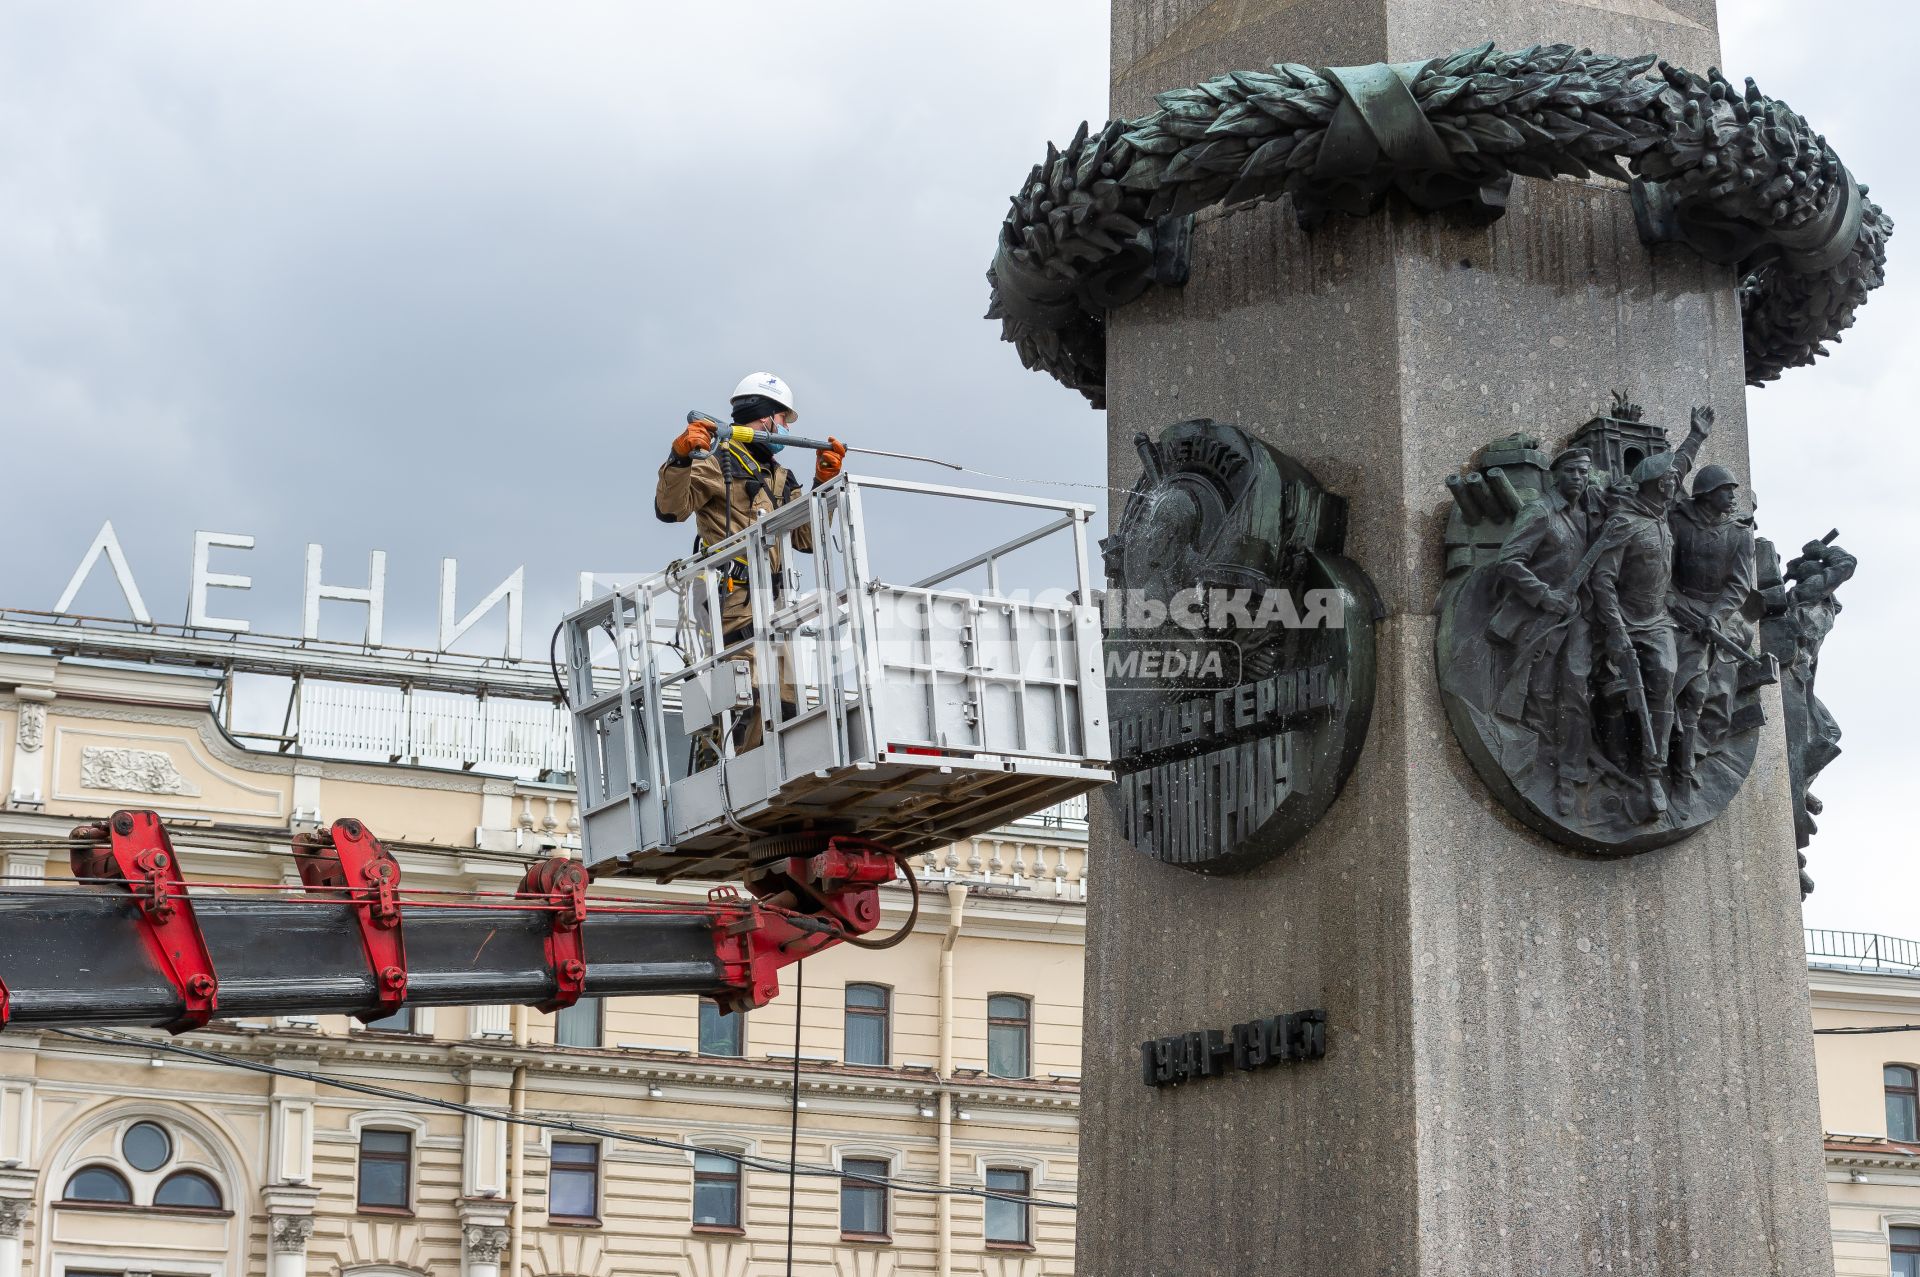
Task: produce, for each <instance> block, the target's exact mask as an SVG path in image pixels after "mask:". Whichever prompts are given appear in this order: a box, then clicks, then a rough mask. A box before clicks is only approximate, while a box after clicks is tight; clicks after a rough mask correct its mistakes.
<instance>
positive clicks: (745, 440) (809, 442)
mask: <svg viewBox="0 0 1920 1277" xmlns="http://www.w3.org/2000/svg"><path fill="white" fill-rule="evenodd" d="M696 421H704V422H706V423H707V424H708V425H709V426H712V427H713V438H714V442H716V443H720V442H728V443H737V444H742V445H745V444H750V443H762V444H767V445H769V446H772V445H774V444H781V445H784V446H786V447H789V448H812V449H813V450H814V451H815V452H823V451H825V450H826V449H828V448H830V447H832V446H833V445H832V444H830V443H828V442H827V441H826V440H825V439H808V438H806V437H805V436H804V435H790V434H788V433H786V432H785V431H773V430H755V429H754V428H753V427H751V426H729V425H723V424H721V423H720V422H719V421H716V420H714V418H712V417H710V416H708V415H707V414H706V413H704V412H689V413H688V414H687V424H689V425H691V424H693V423H694V422H696ZM847 451H848V452H858V453H862V454H864V455H866V456H869V457H894V458H896V459H898V460H901V461H924V462H926V463H927V464H928V465H930V466H945V467H946V468H947V469H949V470H965V469H966V467H965V466H963V465H961V464H960V463H959V462H957V461H942V460H941V459H940V458H938V457H923V456H920V455H919V454H917V453H912V452H889V451H887V450H886V449H885V448H856V447H854V446H853V445H851V444H849V445H847ZM693 455H694V456H695V457H704V456H706V455H707V452H706V450H705V449H696V450H695V452H694V454H693Z"/></svg>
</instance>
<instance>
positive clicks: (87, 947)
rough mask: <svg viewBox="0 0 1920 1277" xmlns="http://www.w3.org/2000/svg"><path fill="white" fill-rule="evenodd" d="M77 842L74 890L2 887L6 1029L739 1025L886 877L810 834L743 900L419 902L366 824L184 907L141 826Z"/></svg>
mask: <svg viewBox="0 0 1920 1277" xmlns="http://www.w3.org/2000/svg"><path fill="white" fill-rule="evenodd" d="M73 838H74V840H75V843H74V850H73V852H72V862H73V869H74V877H75V878H76V879H78V880H79V881H78V882H76V883H75V884H73V885H70V886H69V885H63V884H59V883H49V884H47V885H46V886H44V887H31V888H20V887H14V886H12V885H6V886H5V889H4V890H0V1028H4V1027H9V1026H12V1027H20V1028H38V1027H49V1026H61V1025H119V1026H153V1027H161V1028H167V1029H171V1030H173V1031H175V1032H181V1031H184V1030H187V1029H192V1028H197V1027H199V1026H201V1025H204V1024H206V1023H207V1022H208V1021H209V1020H214V1019H228V1018H233V1017H246V1016H270V1015H316V1014H349V1015H356V1016H359V1017H361V1018H362V1019H366V1020H376V1019H380V1018H382V1017H384V1016H387V1015H391V1014H393V1013H394V1012H395V1011H396V1010H398V1009H399V1008H400V1007H401V1006H403V1005H414V1006H459V1005H467V1004H478V1003H531V1004H534V1005H536V1006H539V1007H541V1008H542V1009H543V1010H553V1009H557V1008H559V1007H564V1006H569V1005H571V1004H572V1003H573V1002H574V1001H576V1000H577V999H579V998H580V997H582V996H609V995H621V994H652V993H697V994H704V995H707V996H710V997H713V998H716V999H718V1000H719V1001H720V1002H721V1003H722V1005H724V1006H726V1007H728V1008H729V1009H734V1010H745V1009H747V1008H750V1007H757V1006H762V1005H764V1004H765V1003H766V1002H767V1001H768V1000H770V999H771V998H772V997H773V996H774V995H775V994H776V993H778V992H779V976H778V972H779V969H780V968H781V967H783V966H785V965H786V964H788V963H790V962H796V961H798V960H799V959H801V958H804V957H806V956H807V955H809V954H812V953H818V952H819V951H820V950H822V949H825V948H828V947H829V946H832V945H834V944H838V943H839V942H841V941H842V940H851V941H854V942H856V943H858V942H859V939H860V937H862V936H864V935H865V934H866V933H867V932H870V931H871V930H872V929H873V928H874V926H875V925H876V924H877V923H878V921H879V918H880V904H879V897H878V889H879V887H880V886H881V885H882V884H884V883H887V882H889V881H892V880H893V878H894V877H895V868H896V858H895V857H894V856H893V854H892V853H890V852H888V851H887V849H886V848H884V847H881V846H879V845H877V844H874V843H871V842H868V841H866V840H863V839H859V838H851V837H846V836H827V835H821V836H820V837H819V838H818V839H817V840H815V842H814V844H813V846H812V848H810V849H809V851H808V854H802V855H795V856H790V857H786V858H783V859H780V860H778V861H774V862H772V863H771V864H767V865H761V866H758V867H756V868H755V869H754V870H753V871H751V872H750V873H749V874H748V875H747V876H746V879H745V882H744V885H745V887H746V889H747V891H748V892H749V893H750V896H745V897H743V896H741V895H740V894H739V893H738V892H737V891H736V890H735V889H734V888H732V887H722V888H719V889H717V890H715V891H713V892H711V893H709V897H708V900H707V901H706V902H705V903H704V904H664V903H653V902H645V901H637V900H629V899H624V898H612V897H603V896H595V895H592V894H590V893H589V890H588V885H589V884H588V874H587V871H586V869H585V867H584V866H582V865H581V864H580V863H579V862H577V861H572V860H543V861H539V862H537V863H535V864H534V865H533V866H532V868H531V869H530V870H529V871H528V873H527V875H526V877H525V878H524V879H523V880H522V882H521V884H520V886H519V888H518V890H517V891H515V892H513V893H510V894H509V893H499V894H496V895H493V896H490V897H482V896H477V895H474V894H471V893H469V894H467V895H453V894H451V893H445V892H425V893H414V892H408V891H404V890H403V889H402V888H401V886H400V867H399V864H398V863H397V862H396V861H395V860H394V859H393V857H392V856H391V855H390V854H389V853H388V852H387V850H386V849H385V848H384V847H382V846H381V844H380V842H379V841H378V840H377V839H376V838H374V837H373V836H372V834H370V833H369V832H368V831H367V830H366V829H365V827H364V826H362V825H361V824H360V822H359V821H356V820H339V821H336V822H334V824H333V826H332V827H331V828H330V829H328V830H326V831H324V832H323V833H321V834H318V835H312V836H308V837H306V838H303V839H296V842H295V845H294V848H293V851H294V855H295V857H296V859H297V861H298V863H299V866H300V875H301V880H302V884H303V885H302V888H301V889H296V890H291V891H282V890H278V889H275V890H272V891H261V890H257V889H252V888H251V885H250V884H223V885H222V887H220V888H217V889H205V890H202V891H200V892H199V893H197V894H191V893H190V892H189V889H188V883H187V881H186V879H185V878H183V877H182V875H181V873H180V867H179V862H178V859H177V857H176V856H175V855H174V851H173V846H172V843H171V842H170V840H169V839H168V837H167V832H166V829H165V828H164V827H163V826H162V824H161V822H160V819H159V817H158V816H156V815H155V814H154V813H153V812H150V811H122V812H117V813H115V815H114V816H113V818H112V819H111V820H110V821H106V822H104V823H101V824H97V825H83V826H81V827H80V828H78V829H76V830H75V831H74V833H73ZM214 890H218V891H219V894H211V893H212V891H214ZM869 943H871V942H869Z"/></svg>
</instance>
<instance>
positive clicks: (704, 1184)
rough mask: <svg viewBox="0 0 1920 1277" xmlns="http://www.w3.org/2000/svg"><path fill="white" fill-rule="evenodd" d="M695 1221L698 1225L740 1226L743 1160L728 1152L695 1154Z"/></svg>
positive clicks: (709, 1226)
mask: <svg viewBox="0 0 1920 1277" xmlns="http://www.w3.org/2000/svg"><path fill="white" fill-rule="evenodd" d="M693 1222H694V1226H695V1227H697V1228H738V1227H740V1163H739V1162H736V1161H735V1160H734V1159H733V1158H731V1157H728V1156H727V1155H726V1154H725V1153H707V1152H699V1153H695V1154H694V1155H693Z"/></svg>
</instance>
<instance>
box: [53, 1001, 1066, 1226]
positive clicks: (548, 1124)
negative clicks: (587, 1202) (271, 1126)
mask: <svg viewBox="0 0 1920 1277" xmlns="http://www.w3.org/2000/svg"><path fill="white" fill-rule="evenodd" d="M44 1031H45V1032H48V1033H53V1034H57V1035H59V1036H61V1037H65V1038H71V1039H74V1040H75V1041H80V1042H91V1043H94V1044H95V1045H97V1046H123V1047H129V1048H132V1049H134V1050H138V1051H160V1052H165V1053H167V1054H170V1055H178V1056H182V1057H185V1058H189V1059H195V1060H199V1061H201V1062H202V1063H205V1064H214V1065H220V1066H223V1067H227V1068H236V1069H243V1070H246V1071H247V1072H251V1073H262V1074H266V1075H268V1076H272V1077H283V1078H289V1079H293V1080H296V1081H302V1082H311V1083H313V1084H314V1085H316V1086H328V1087H333V1088H334V1089H336V1090H342V1091H349V1092H352V1093H354V1094H357V1095H366V1096H370V1097H372V1098H374V1099H382V1100H388V1101H393V1102H397V1103H402V1104H418V1105H421V1106H423V1107H426V1108H436V1109H441V1110H444V1111H446V1112H449V1113H460V1114H464V1115H466V1116H468V1117H482V1118H486V1119H488V1120H490V1121H495V1122H505V1123H507V1124H508V1125H513V1126H531V1127H536V1128H539V1129H542V1130H551V1131H566V1132H569V1133H572V1134H577V1135H591V1136H594V1137H595V1138H597V1139H606V1140H614V1141H617V1142H620V1143H628V1144H640V1145H645V1146H647V1147H650V1148H663V1149H669V1150H671V1151H673V1152H677V1153H687V1154H694V1153H713V1152H724V1153H725V1155H726V1156H727V1157H728V1158H730V1159H732V1160H733V1161H735V1162H738V1163H739V1164H740V1165H742V1166H751V1167H752V1168H753V1169H755V1170H764V1171H772V1172H777V1173H781V1174H790V1175H806V1176H809V1177H814V1178H824V1179H845V1178H846V1176H845V1175H844V1174H843V1173H842V1172H841V1171H840V1170H839V1169H838V1168H837V1167H832V1166H816V1165H811V1164H809V1163H805V1162H801V1161H799V1160H798V1157H797V1154H796V1155H794V1156H792V1157H790V1158H789V1160H788V1161H785V1162H781V1161H777V1160H775V1159H773V1158H767V1157H760V1156H757V1155H755V1154H752V1153H735V1152H731V1151H727V1150H716V1149H713V1148H708V1147H704V1146H702V1145H698V1144H687V1143H684V1142H682V1141H680V1140H670V1139H664V1138H661V1137H658V1136H651V1135H636V1134H633V1133H632V1132H630V1131H621V1130H616V1129H614V1128H612V1127H607V1126H598V1125H594V1124H592V1123H587V1122H575V1121H572V1120H570V1119H565V1118H551V1117H537V1116H534V1115H532V1114H516V1113H513V1112H511V1111H510V1110H506V1109H495V1108H489V1107H488V1106H486V1105H482V1104H466V1103H462V1102H461V1101H459V1100H445V1099H440V1098H438V1097H437V1096H430V1095H418V1094H415V1093H413V1092H411V1091H403V1090H400V1089H398V1088H395V1087H386V1086H375V1085H373V1084H372V1083H369V1082H350V1081H347V1080H346V1079H344V1078H337V1077H332V1076H329V1075H328V1074H325V1073H318V1072H314V1071H312V1070H309V1069H295V1068H288V1067H287V1066H285V1065H280V1064H268V1063H265V1062H264V1061H260V1060H247V1059H240V1058H236V1057H232V1056H225V1055H220V1054H218V1053H216V1052H212V1051H202V1050H199V1049H197V1048H194V1047H190V1046H185V1045H183V1044H181V1043H179V1042H160V1041H153V1040H150V1039H147V1038H140V1037H135V1036H133V1035H131V1034H125V1033H116V1032H113V1031H112V1030H91V1031H88V1030H80V1029H60V1028H48V1029H46V1030H44ZM859 1178H860V1179H861V1180H863V1181H870V1182H873V1183H878V1184H885V1185H886V1186H887V1187H889V1188H893V1189H898V1190H899V1191H900V1192H903V1193H916V1194H920V1195H923V1196H929V1197H977V1198H980V1199H982V1200H986V1201H1001V1202H1011V1203H1014V1204H1016V1205H1023V1206H1035V1207H1041V1208H1044V1209H1052V1210H1078V1209H1079V1205H1078V1203H1077V1202H1072V1201H1059V1200H1055V1199H1053V1198H1046V1197H1031V1196H1026V1195H1023V1194H1019V1193H1003V1192H998V1191H996V1190H994V1189H989V1188H965V1187H958V1186H951V1185H943V1184H933V1183H929V1182H927V1181H925V1180H913V1179H904V1178H901V1177H899V1176H893V1175H861V1176H860V1177H859Z"/></svg>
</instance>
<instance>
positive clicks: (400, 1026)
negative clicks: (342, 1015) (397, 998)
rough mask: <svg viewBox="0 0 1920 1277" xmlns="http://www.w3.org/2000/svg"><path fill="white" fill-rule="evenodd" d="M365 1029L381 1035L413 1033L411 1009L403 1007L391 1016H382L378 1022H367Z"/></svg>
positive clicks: (414, 1030)
mask: <svg viewBox="0 0 1920 1277" xmlns="http://www.w3.org/2000/svg"><path fill="white" fill-rule="evenodd" d="M366 1027H367V1028H369V1029H377V1030H379V1031H380V1032H382V1033H415V1032H418V1030H416V1029H415V1028H414V1027H413V1008H412V1007H410V1006H403V1007H401V1008H400V1009H399V1010H398V1011H395V1012H394V1013H393V1014H392V1015H387V1016H382V1017H381V1018H380V1019H378V1020H368V1021H367V1024H366Z"/></svg>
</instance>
